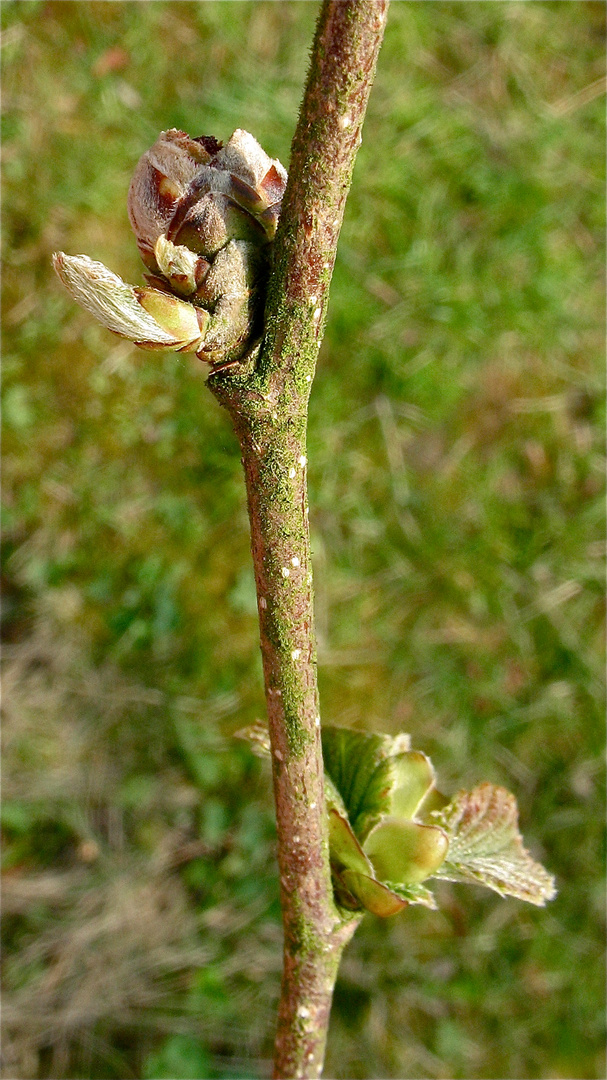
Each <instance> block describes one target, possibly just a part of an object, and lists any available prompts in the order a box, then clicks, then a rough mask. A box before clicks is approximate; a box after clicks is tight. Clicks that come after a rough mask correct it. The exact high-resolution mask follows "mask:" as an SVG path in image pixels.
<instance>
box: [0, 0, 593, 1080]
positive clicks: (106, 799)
mask: <svg viewBox="0 0 607 1080" xmlns="http://www.w3.org/2000/svg"><path fill="white" fill-rule="evenodd" d="M315 15H316V5H315V4H309V3H299V2H289V3H283V2H276V3H265V2H255V3H241V2H234V3H226V2H223V3H217V2H207V3H203V4H194V3H183V2H175V3H165V2H164V0H158V2H154V3H148V2H143V3H130V2H127V3H89V2H80V3H77V4H65V3H55V2H48V3H38V2H34V0H22V2H13V3H10V2H5V3H4V4H3V5H2V18H3V22H4V37H3V89H4V95H3V97H4V100H3V124H4V131H3V155H4V188H3V191H4V211H3V242H4V275H3V289H4V350H3V370H4V413H3V420H4V422H3V453H4V571H3V573H4V579H3V580H4V634H5V641H6V645H5V660H6V676H5V679H6V682H5V698H6V701H7V706H6V708H7V716H6V720H5V751H4V771H5V781H4V812H3V813H4V817H3V826H4V829H5V834H6V843H5V860H6V884H5V933H6V946H5V950H6V952H5V955H6V957H7V960H6V965H5V984H6V988H5V1020H4V1023H5V1029H6V1033H5V1048H7V1049H6V1073H5V1075H6V1076H7V1077H15V1076H19V1077H20V1078H21V1080H27V1078H28V1077H49V1078H50V1077H52V1078H54V1080H58V1078H60V1077H76V1078H83V1077H91V1078H97V1077H98V1078H100V1080H101V1078H103V1080H107V1078H108V1077H120V1078H122V1077H125V1078H127V1077H128V1078H131V1077H133V1078H136V1077H142V1078H148V1080H153V1078H159V1080H160V1078H172V1080H179V1078H188V1077H192V1078H195V1077H196V1078H202V1077H205V1076H206V1077H252V1076H265V1075H268V1072H269V1068H270V1065H269V1059H270V1057H271V1046H272V1029H273V1024H274V1008H275V1003H276V998H277V994H278V983H279V975H280V960H281V957H280V913H279V907H278V900H277V881H276V872H275V868H274V861H273V847H272V845H273V831H272V830H273V826H272V810H271V797H270V790H269V779H268V776H267V774H266V773H265V772H264V771H263V769H262V767H261V766H260V765H259V764H258V763H257V762H256V761H254V760H253V759H252V758H251V756H250V754H249V752H248V750H247V749H246V747H245V746H244V745H242V744H240V743H239V742H238V741H237V740H232V738H231V735H232V733H233V732H234V731H236V730H237V729H238V728H240V727H242V726H243V725H245V724H247V723H250V722H252V721H253V720H255V719H256V718H258V717H260V716H263V715H264V703H263V693H262V682H261V671H260V662H259V658H258V649H257V625H256V617H255V598H254V587H253V578H252V570H251V562H250V555H249V539H248V531H247V519H246V509H245V504H244V489H243V483H242V479H241V473H240V462H239V455H238V450H237V446H236V441H235V439H234V436H233V434H232V432H231V430H230V427H229V423H228V419H227V416H224V415H223V414H222V412H221V411H220V410H219V408H218V406H217V404H216V402H215V401H214V399H213V398H212V397H211V395H210V394H208V393H207V392H206V390H205V388H204V376H203V369H202V367H201V366H200V365H199V364H198V362H197V361H196V360H195V359H194V358H192V357H185V358H184V357H181V358H177V357H172V356H169V357H156V356H153V355H151V354H146V353H144V352H139V351H137V350H136V349H134V348H131V347H130V346H128V345H126V344H124V343H122V342H120V341H118V339H114V338H112V337H111V335H109V334H108V333H106V332H105V331H104V330H102V329H101V328H100V327H98V326H97V325H96V324H94V322H93V321H92V319H91V318H89V316H87V315H86V313H84V312H82V311H81V310H79V309H77V308H76V307H75V305H74V304H73V303H72V302H71V301H70V299H69V297H68V296H67V294H66V293H64V292H62V290H61V288H60V286H59V284H58V282H57V281H56V279H54V277H53V276H52V273H51V269H50V253H51V251H53V250H55V249H57V248H61V249H63V250H66V251H68V252H71V253H78V252H86V253H87V254H89V255H90V256H91V257H92V258H96V259H100V260H102V261H103V262H105V263H106V264H107V265H108V266H110V267H111V268H112V269H113V270H114V271H115V272H117V273H120V274H121V275H122V276H124V277H125V278H126V279H127V280H132V281H136V280H140V279H141V278H140V268H139V264H138V257H137V253H136V248H135V244H134V241H133V238H132V236H131V234H130V229H129V226H128V221H127V216H126V192H127V188H128V183H129V178H130V175H131V172H132V170H133V167H134V165H135V163H136V161H137V159H138V157H139V155H140V154H141V153H142V152H143V151H144V150H145V149H146V148H147V147H148V146H149V145H151V143H152V142H153V141H154V139H155V137H156V134H157V132H158V131H159V130H161V129H162V128H168V127H171V126H177V127H183V128H184V129H185V130H188V131H190V133H192V134H194V135H197V134H201V133H207V134H215V135H216V136H218V137H220V138H226V137H227V136H229V134H230V133H231V131H232V130H233V129H234V128H235V127H244V128H246V129H247V130H250V131H252V132H253V133H254V134H255V135H256V137H257V138H258V139H259V141H260V142H261V143H262V145H263V146H264V147H265V149H266V150H267V151H268V153H270V154H271V155H272V156H278V157H279V158H280V159H281V160H282V161H283V163H284V164H285V165H286V164H288V155H289V145H290V140H291V136H292V133H293V129H294V125H295V120H296V116H297V108H298V102H299V98H300V94H301V89H302V85H303V80H304V78H305V70H306V64H307V52H308V48H309V43H310V41H311V36H312V32H313V25H314V20H315ZM603 71H604V7H603V5H601V4H598V3H577V2H576V3H572V2H569V0H564V2H560V3H552V2H540V0H534V2H517V3H502V2H496V3H493V2H485V0H481V2H478V3H450V2H441V3H424V2H420V3H417V2H413V3H411V2H400V3H395V4H393V6H392V10H391V14H390V20H389V26H388V30H387V34H386V40H385V44H384V47H383V50H382V54H381V56H380V63H379V70H378V76H377V80H376V85H375V88H374V90H373V94H372V97H371V104H370V108H369V113H368V118H367V121H366V125H365V129H364V141H363V145H362V147H361V150H360V153H359V157H358V161H357V164H356V169H355V175H354V183H353V187H352V191H351V195H350V198H349V202H348V207H347V212H346V220H345V224H344V229H343V232H342V237H341V241H340V248H339V256H338V262H337V267H336V271H335V276H334V280H333V285H332V292H331V307H330V317H329V323H328V327H327V333H326V337H325V342H324V345H323V350H322V355H321V362H320V365H319V371H318V375H317V380H316V383H315V386H314V391H313V395H312V401H311V414H310V437H309V462H310V465H309V470H310V485H311V493H310V495H311V522H312V531H313V545H314V556H315V578H316V600H317V619H318V627H317V629H318V638H319V674H320V683H321V698H322V707H323V717H324V719H325V720H326V721H328V722H331V723H342V724H349V725H354V726H358V727H365V728H369V729H375V730H386V731H390V732H396V731H399V730H407V731H410V732H411V734H412V737H413V744H414V746H416V747H419V748H420V749H423V750H425V751H426V752H428V753H430V754H431V756H432V759H433V761H434V763H435V765H436V767H437V770H438V773H439V776H440V777H441V781H442V787H443V789H445V790H447V791H455V790H456V789H457V788H458V787H460V786H465V785H470V784H474V783H475V782H477V781H478V780H482V779H487V780H491V781H493V782H497V783H503V784H505V785H506V786H507V787H509V788H510V789H511V790H512V791H514V792H515V794H516V795H517V798H518V800H519V805H520V807H521V822H522V827H523V831H524V833H525V836H526V838H527V841H528V843H529V845H530V847H531V848H532V850H533V852H534V854H536V855H537V856H538V857H540V858H541V859H542V861H544V862H545V864H546V865H547V866H548V867H549V869H550V870H551V871H552V872H554V873H555V874H556V877H557V883H558V887H559V896H558V898H557V899H556V900H555V901H554V902H553V903H552V904H550V905H549V906H548V907H547V908H546V909H545V910H536V909H532V908H528V907H525V906H524V905H522V904H519V903H517V902H515V901H501V900H499V899H498V898H497V897H495V896H494V895H491V894H484V893H480V892H476V891H475V890H474V889H467V888H465V887H464V886H455V885H454V886H449V885H446V884H445V885H443V886H442V887H441V890H440V894H441V899H442V905H441V910H440V912H437V913H432V912H428V911H425V910H421V909H413V910H411V911H410V912H406V913H405V914H404V915H402V916H398V917H395V918H394V919H392V920H389V921H387V922H380V921H374V920H372V918H371V917H368V918H367V919H366V920H365V921H364V923H363V925H362V927H361V929H360V930H359V931H358V933H357V936H356V938H355V940H354V942H353V943H352V945H351V946H350V947H349V949H348V952H347V954H346V957H345V960H344V964H343V969H342V974H341V978H340V980H339V984H338V988H337V993H336V1000H335V1008H334V1015H333V1020H332V1028H331V1035H330V1041H329V1051H328V1061H327V1069H326V1073H327V1075H328V1076H333V1077H342V1078H357V1077H361V1078H364V1077H377V1076H382V1077H407V1076H408V1077H420V1076H424V1077H429V1078H437V1080H442V1078H447V1077H452V1078H462V1080H464V1078H465V1080H470V1078H478V1080H489V1078H493V1077H495V1078H501V1077H515V1078H521V1080H523V1078H544V1077H545V1078H551V1080H552V1078H556V1077H559V1078H574V1077H575V1078H597V1077H601V1076H603V1075H604V1061H603V1056H602V1050H603V1045H604V1042H603V1008H602V1005H603V1000H604V985H603V973H602V956H603V951H604V935H603V929H602V924H603V891H602V880H603V879H602V869H603V853H602V838H603V817H604V814H603V805H604V804H603V796H602V789H603V758H602V745H603V736H604V724H603V699H604V693H603V655H604V647H603V617H602V601H603V594H604V577H603V566H604V564H603V556H604V545H603V536H604V510H603V471H602V468H603V465H602V449H603V436H602V428H603V412H604V410H603V400H604V386H603V375H602V362H601V358H602V354H603V260H604V251H603V230H604V215H603V190H604V175H603V141H604V125H603V102H602V100H601V97H600V84H599V80H600V79H601V77H602V75H603ZM117 942H121V943H122V944H121V945H120V946H119V947H117V944H116V943H117ZM108 973H109V975H110V976H111V977H108Z"/></svg>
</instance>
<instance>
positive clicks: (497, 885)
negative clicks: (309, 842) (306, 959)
mask: <svg viewBox="0 0 607 1080" xmlns="http://www.w3.org/2000/svg"><path fill="white" fill-rule="evenodd" d="M238 734H239V735H241V736H243V737H245V738H247V739H248V740H249V741H250V742H251V743H252V749H253V750H254V751H255V752H256V753H261V754H262V755H263V756H269V755H270V741H269V736H268V730H267V728H266V727H265V726H264V725H262V724H254V725H253V726H252V727H250V728H245V729H244V730H243V731H240V732H238ZM322 742H323V754H324V759H325V770H326V771H325V798H326V804H327V813H328V819H329V854H330V859H331V873H332V876H333V887H334V891H335V899H336V902H337V903H338V904H339V905H340V906H341V907H343V908H345V909H347V910H349V911H360V910H361V909H364V910H366V911H370V912H372V913H373V914H374V915H380V916H382V917H385V916H388V915H394V914H395V913H396V912H398V911H402V909H403V908H405V907H406V906H407V905H408V904H423V905H424V906H425V907H429V908H436V902H435V900H434V896H433V895H432V893H431V892H430V890H429V889H427V888H426V886H425V885H423V884H422V882H423V881H426V880H427V879H428V878H444V879H447V880H449V881H466V882H474V883H476V884H479V885H486V886H487V887H488V888H490V889H494V890H495V892H497V893H499V894H500V895H501V896H516V897H518V898H519V899H520V900H527V901H529V902H530V903H531V904H538V905H543V904H545V902H546V901H547V900H550V899H552V897H553V896H554V895H555V889H554V879H553V878H552V877H551V876H550V874H549V873H548V872H547V871H546V870H544V868H543V866H540V865H539V863H536V862H535V861H534V860H533V859H532V858H531V856H530V855H529V853H528V852H527V851H526V850H525V848H524V847H523V841H522V838H521V835H520V833H519V831H518V812H517V806H516V800H515V798H514V795H511V794H510V792H509V791H506V790H505V789H504V788H500V787H494V786H493V785H492V784H481V785H480V786H479V787H477V788H475V789H474V791H470V792H465V791H464V792H460V794H459V795H456V796H455V798H454V799H453V800H452V801H451V802H448V801H447V800H446V799H445V797H444V796H443V795H441V794H440V792H438V791H437V790H436V788H435V787H434V769H433V767H432V763H431V762H430V760H429V759H428V758H427V757H426V756H425V754H422V753H419V752H418V751H415V750H410V749H409V736H408V735H397V736H395V737H393V736H390V735H375V734H370V733H367V732H363V731H350V730H348V729H347V728H330V727H329V728H323V730H322Z"/></svg>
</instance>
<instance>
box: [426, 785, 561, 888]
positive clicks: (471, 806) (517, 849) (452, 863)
mask: <svg viewBox="0 0 607 1080" xmlns="http://www.w3.org/2000/svg"><path fill="white" fill-rule="evenodd" d="M432 818H433V820H434V821H436V823H437V825H440V826H442V828H443V829H444V830H445V832H446V834H447V836H448V838H449V852H448V855H447V858H446V859H445V861H444V863H443V864H442V866H441V867H440V868H439V869H438V870H437V871H435V875H434V876H435V877H441V878H447V879H448V880H450V881H469V882H475V883H476V884H479V885H485V886H487V888H489V889H493V890H494V891H495V892H497V893H499V894H500V896H515V897H517V898H518V899H519V900H527V901H528V902H529V903H530V904H537V905H538V906H539V907H543V906H544V904H545V903H546V901H547V900H552V898H553V897H554V896H555V895H556V889H555V885H554V878H553V877H552V875H551V874H549V873H548V871H547V870H545V869H544V867H543V866H542V865H541V864H540V863H537V862H535V860H534V859H532V858H531V856H530V854H529V852H528V851H527V850H526V849H525V847H523V838H522V836H521V834H520V832H519V830H518V807H517V805H516V799H515V798H514V795H511V794H510V792H509V791H506V789H505V788H502V787H494V786H493V784H480V785H479V786H478V787H476V788H474V790H473V791H461V792H460V793H459V794H458V795H456V796H455V798H454V799H453V800H452V801H451V802H450V803H449V804H448V806H446V807H444V809H443V810H439V811H437V812H434V813H433V814H432Z"/></svg>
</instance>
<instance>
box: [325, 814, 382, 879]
mask: <svg viewBox="0 0 607 1080" xmlns="http://www.w3.org/2000/svg"><path fill="white" fill-rule="evenodd" d="M329 852H330V856H331V865H332V866H333V867H334V869H336V870H337V871H338V872H341V870H342V869H348V870H356V871H358V872H360V873H362V874H370V875H371V876H373V867H372V866H371V863H370V862H369V860H368V858H367V856H366V855H365V853H364V851H363V849H362V848H361V846H360V844H359V842H358V840H357V839H356V837H355V835H354V833H353V831H352V826H351V825H350V822H349V821H348V819H347V817H345V816H344V815H343V814H340V813H339V812H338V811H337V810H336V809H335V808H332V809H331V810H329Z"/></svg>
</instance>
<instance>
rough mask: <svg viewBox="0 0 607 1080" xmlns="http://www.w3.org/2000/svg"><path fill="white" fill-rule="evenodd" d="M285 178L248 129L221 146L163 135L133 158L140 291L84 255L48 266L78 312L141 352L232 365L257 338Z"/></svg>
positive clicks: (132, 215) (60, 256)
mask: <svg viewBox="0 0 607 1080" xmlns="http://www.w3.org/2000/svg"><path fill="white" fill-rule="evenodd" d="M286 181H287V174H286V172H285V170H284V169H283V167H282V165H281V164H280V162H279V161H276V160H272V159H271V158H269V157H268V155H267V154H266V153H265V151H264V150H263V149H262V148H261V146H260V145H259V143H258V142H257V140H256V139H254V138H253V136H252V135H249V133H248V132H246V131H242V130H240V129H239V130H237V131H235V132H234V134H233V135H232V136H231V138H230V139H229V141H228V142H227V143H226V144H225V146H224V145H223V144H222V143H220V142H219V141H218V140H217V139H215V138H213V137H212V136H205V135H203V136H201V137H199V138H196V139H194V138H191V137H190V136H189V135H187V134H186V133H185V132H183V131H178V130H176V129H174V128H172V129H171V130H169V131H163V132H161V134H160V135H159V137H158V139H157V140H156V142H155V143H154V145H153V146H152V147H151V149H150V150H148V151H146V153H145V154H144V155H143V156H142V157H141V158H140V160H139V162H138V164H137V167H136V169H135V173H134V175H133V179H132V181H131V186H130V189H129V196H128V211H129V219H130V222H131V225H132V228H133V231H134V233H135V237H136V239H137V246H138V248H139V252H140V254H141V257H142V259H143V262H144V264H145V266H146V269H147V271H148V272H147V274H146V275H145V277H146V280H147V283H148V284H147V287H137V286H134V285H127V284H126V283H125V282H124V281H122V279H121V278H119V277H117V276H116V275H115V274H113V273H112V272H111V271H110V270H108V269H107V267H105V266H104V265H103V263H99V262H94V261H93V260H92V259H89V258H88V256H86V255H65V254H64V253H63V252H56V253H55V254H54V255H53V265H54V267H55V270H56V272H57V274H58V275H59V277H60V279H61V281H62V282H63V284H64V285H65V287H66V288H67V290H68V292H69V293H70V294H71V295H72V297H73V298H74V299H75V300H76V301H77V302H78V303H79V304H81V305H82V307H84V308H86V309H87V311H90V312H91V313H92V314H93V315H94V316H95V317H96V318H97V319H99V321H100V322H101V323H103V325H104V326H106V327H107V328H108V330H111V331H113V333H115V334H119V335H121V336H122V337H126V338H128V339H129V340H130V341H134V342H135V344H136V345H138V346H139V347H140V348H142V349H161V350H164V351H176V352H195V353H196V355H197V356H198V357H200V359H201V360H205V361H206V362H207V363H209V364H211V365H212V366H213V367H218V366H222V365H225V364H226V363H233V362H235V361H238V360H240V359H241V358H242V357H243V356H244V355H245V354H246V353H247V352H248V350H249V349H250V347H251V345H252V343H253V342H254V341H255V339H256V338H258V337H259V336H260V335H261V320H262V317H263V297H264V291H265V283H266V280H267V273H268V268H269V253H270V246H271V242H272V240H273V239H274V236H275V234H276V228H277V225H278V219H279V216H280V208H281V202H282V197H283V194H284V190H285V187H286Z"/></svg>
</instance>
